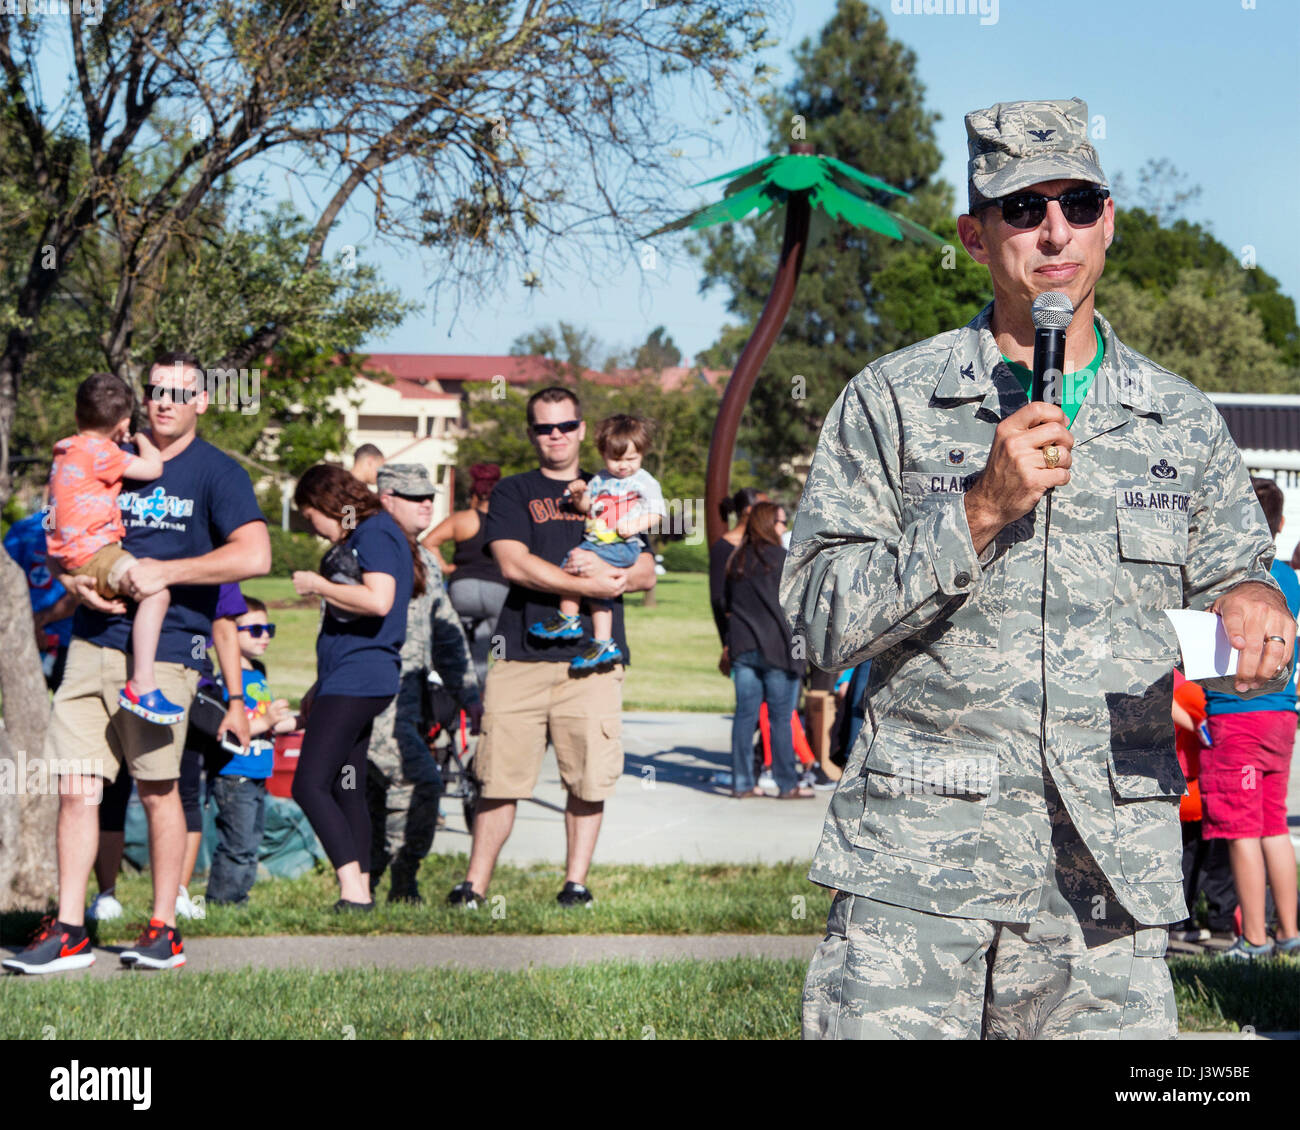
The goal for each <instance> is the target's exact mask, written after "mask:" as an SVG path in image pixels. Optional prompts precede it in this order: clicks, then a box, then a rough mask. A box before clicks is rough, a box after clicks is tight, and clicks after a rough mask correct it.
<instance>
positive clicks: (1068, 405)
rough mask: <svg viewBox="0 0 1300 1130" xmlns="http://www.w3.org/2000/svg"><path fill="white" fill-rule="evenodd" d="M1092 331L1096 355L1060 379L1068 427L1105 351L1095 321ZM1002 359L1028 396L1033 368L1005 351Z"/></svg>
mask: <svg viewBox="0 0 1300 1130" xmlns="http://www.w3.org/2000/svg"><path fill="white" fill-rule="evenodd" d="M1092 332H1093V333H1094V334H1096V335H1097V353H1096V356H1094V357H1093V359H1092V360H1091V361H1090V362H1088V364H1087V365H1085V366H1084V367H1083V368H1082V369H1079V370H1078V371H1077V372H1074V373H1066V374H1065V376H1064V377H1063V378H1062V381H1061V384H1062V386H1063V388H1062V398H1061V409H1062V410H1063V411H1064V412H1065V418H1066V420H1067V421H1068V424H1067V426H1068V427H1073V425H1074V418H1075V417H1076V416H1077V415H1078V414H1079V409H1080V408H1081V407H1082V406H1083V401H1084V399H1085V398H1086V397H1087V395H1088V390H1089V389H1090V388H1092V382H1093V381H1094V380H1095V379H1096V376H1097V370H1098V369H1100V368H1101V362H1102V358H1103V357H1104V356H1105V353H1106V342H1105V340H1104V339H1103V338H1102V336H1101V330H1100V329H1098V328H1097V324H1096V322H1094V323H1093V326H1092ZM1002 360H1003V361H1004V362H1006V365H1007V367H1008V368H1009V369H1010V370H1011V371H1012V373H1014V374H1015V377H1016V380H1018V381H1019V382H1020V387H1021V388H1023V389H1024V390H1025V395H1026V396H1028V395H1029V388H1030V386H1031V385H1032V384H1033V380H1034V373H1033V370H1032V369H1028V368H1026V367H1025V366H1024V365H1022V364H1020V362H1019V361H1012V360H1011V358H1010V357H1008V356H1007V355H1006V354H1005V353H1004V354H1002Z"/></svg>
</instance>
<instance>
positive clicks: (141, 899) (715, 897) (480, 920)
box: [0, 855, 831, 944]
mask: <svg viewBox="0 0 1300 1130" xmlns="http://www.w3.org/2000/svg"><path fill="white" fill-rule="evenodd" d="M468 862H469V861H468V859H467V858H466V857H465V856H464V855H437V856H430V857H429V858H428V859H426V860H425V861H424V866H423V867H422V868H421V870H420V877H419V882H420V890H421V893H422V894H423V895H424V898H425V900H426V901H425V905H424V906H418V907H412V906H404V905H392V906H390V905H388V904H387V903H386V902H384V901H382V899H383V898H385V897H386V896H387V891H388V886H387V881H386V880H385V882H384V884H383V886H381V888H380V893H381V901H380V903H379V909H378V910H377V911H376V912H375V913H374V914H367V915H336V914H332V913H330V912H329V911H330V907H332V906H333V904H334V900H335V899H337V898H338V888H337V883H336V881H335V879H334V874H333V872H332V871H330V870H328V869H327V868H326V867H325V866H324V865H323V864H322V865H319V867H320V869H319V870H318V871H316V872H314V873H311V874H308V875H303V876H301V877H300V878H297V879H266V880H259V881H258V882H257V883H256V884H255V885H254V887H253V890H252V894H251V895H250V897H249V902H248V904H247V905H246V906H239V907H223V906H213V907H206V908H205V913H206V917H204V918H202V919H195V920H194V921H193V922H190V923H186V924H185V925H184V926H183V927H182V933H183V934H184V935H185V936H186V937H190V936H194V937H203V936H205V935H229V936H241V937H247V936H266V935H272V934H571V933H573V932H574V931H575V930H576V931H581V932H583V933H595V934H809V935H814V934H819V933H820V932H821V930H822V928H823V926H824V925H825V922H826V914H827V911H828V910H829V909H830V900H831V894H830V892H829V891H827V890H825V889H823V888H821V887H818V886H815V885H813V884H812V883H810V882H809V881H808V879H807V878H806V875H807V872H808V865H807V863H794V862H791V863H778V864H716V865H699V864H686V863H676V864H661V865H658V866H654V867H647V866H631V865H626V866H625V865H617V864H597V865H596V866H594V867H593V868H592V869H591V875H590V878H589V879H588V881H587V882H588V885H589V886H590V887H591V890H592V892H593V893H594V894H595V896H596V900H597V902H596V906H595V907H594V909H592V910H591V911H582V912H580V913H581V917H576V916H575V914H576V913H577V912H574V911H569V910H565V909H564V908H563V907H560V906H558V905H557V904H556V902H555V895H556V893H557V892H558V891H559V889H560V887H561V886H563V884H564V873H563V871H562V870H561V869H560V868H559V867H556V866H553V865H549V864H543V865H537V866H532V867H514V866H510V865H507V864H501V865H500V866H499V867H498V868H497V870H496V874H495V875H494V877H493V881H492V889H491V890H490V891H489V892H488V894H489V896H490V898H491V899H492V908H491V909H490V910H489V912H488V913H486V914H466V913H465V912H464V911H462V910H459V909H457V908H455V907H450V906H447V905H446V904H445V903H444V901H443V900H444V899H445V898H446V896H447V892H448V891H449V890H451V888H452V887H453V886H454V885H455V884H456V883H458V882H460V881H461V880H462V879H463V878H464V877H465V868H466V866H467V865H468ZM204 885H205V880H203V879H202V878H199V879H196V880H195V881H194V883H193V884H191V887H190V890H191V893H192V894H201V893H202V891H203V888H204ZM151 891H152V887H151V884H150V878H149V875H148V874H147V873H146V874H142V875H128V874H123V875H122V876H120V877H119V879H118V884H117V897H118V898H119V899H120V900H121V902H122V905H123V906H124V907H125V908H126V918H124V919H118V920H117V921H114V922H105V923H103V924H102V925H101V926H100V927H99V933H98V935H97V940H98V941H99V942H101V943H104V944H112V943H115V942H130V941H134V940H135V938H136V936H137V934H138V933H139V930H140V925H141V923H143V922H144V921H145V920H146V919H147V918H148V911H149V908H150V904H151V901H152V894H151ZM498 900H499V901H498ZM39 917H40V916H39V914H37V913H35V912H19V913H11V914H4V915H0V942H7V943H9V944H17V943H18V942H22V941H25V940H26V939H27V938H28V936H29V935H30V933H31V931H32V930H33V929H34V928H35V926H36V924H37V921H38V920H39Z"/></svg>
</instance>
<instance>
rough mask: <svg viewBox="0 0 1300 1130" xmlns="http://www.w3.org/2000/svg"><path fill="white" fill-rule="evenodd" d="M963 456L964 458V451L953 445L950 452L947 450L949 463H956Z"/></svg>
mask: <svg viewBox="0 0 1300 1130" xmlns="http://www.w3.org/2000/svg"><path fill="white" fill-rule="evenodd" d="M965 458H966V453H965V452H964V451H961V450H959V449H958V448H956V447H954V448H953V449H952V450H951V451H950V452H948V462H949V463H952V464H957V463H960V462H961V461H962V460H963V459H965Z"/></svg>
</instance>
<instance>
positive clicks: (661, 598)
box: [241, 573, 735, 711]
mask: <svg viewBox="0 0 1300 1130" xmlns="http://www.w3.org/2000/svg"><path fill="white" fill-rule="evenodd" d="M241 587H242V588H243V590H244V592H245V593H247V594H248V595H249V596H255V597H257V598H258V599H259V600H264V601H266V603H267V605H268V606H269V615H270V618H271V621H272V622H273V623H274V624H275V625H276V636H275V639H274V640H272V641H271V646H270V648H269V649H268V650H267V653H266V667H267V673H268V675H269V677H270V682H271V689H272V690H273V691H274V692H275V693H276V694H277V695H278V696H281V697H284V698H288V699H289V700H290V701H291V702H292V703H293V704H294V705H297V703H298V700H299V699H300V698H301V697H302V695H303V694H304V692H305V691H306V690H307V688H308V687H309V686H311V684H312V682H313V681H314V679H315V677H316V632H317V629H318V627H319V624H320V614H319V611H318V610H319V607H320V604H319V601H317V600H315V599H312V600H301V599H300V598H299V597H298V596H297V594H296V593H295V592H294V591H293V583H292V582H291V581H289V580H288V579H286V578H283V577H261V578H258V579H257V580H253V581H246V582H245V583H244V584H243V585H242V586H241ZM655 596H656V598H657V605H656V607H654V608H646V607H644V599H645V598H644V597H643V596H642V595H641V594H639V593H637V594H633V595H632V596H629V597H628V598H627V599H626V601H625V610H626V611H625V614H626V617H627V635H628V646H629V647H630V648H631V649H632V664H631V666H629V667H628V672H627V680H626V682H625V683H624V686H623V708H624V709H625V710H702V711H728V710H730V709H731V708H732V706H733V705H734V703H735V698H734V696H733V694H732V690H731V682H730V680H728V679H724V678H723V677H722V675H721V674H720V673H719V672H718V656H719V655H720V654H721V652H722V647H721V645H720V644H719V642H718V633H717V629H716V628H715V627H714V625H713V614H712V613H711V612H710V610H709V579H708V577H707V576H706V575H705V574H703V573H669V574H667V575H665V576H663V577H660V578H659V583H658V584H657V585H656V586H655Z"/></svg>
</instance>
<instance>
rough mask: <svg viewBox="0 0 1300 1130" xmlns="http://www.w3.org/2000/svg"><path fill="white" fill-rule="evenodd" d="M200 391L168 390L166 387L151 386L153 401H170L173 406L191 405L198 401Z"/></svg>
mask: <svg viewBox="0 0 1300 1130" xmlns="http://www.w3.org/2000/svg"><path fill="white" fill-rule="evenodd" d="M198 395H199V390H198V389H194V388H168V387H167V386H166V385H150V386H149V397H150V399H151V400H170V401H171V402H172V403H173V404H189V403H190V402H191V401H193V400H196V399H197V398H198Z"/></svg>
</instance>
